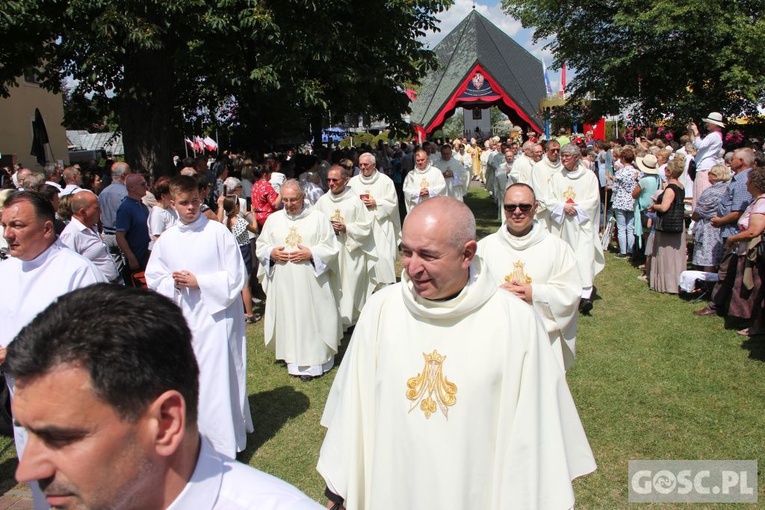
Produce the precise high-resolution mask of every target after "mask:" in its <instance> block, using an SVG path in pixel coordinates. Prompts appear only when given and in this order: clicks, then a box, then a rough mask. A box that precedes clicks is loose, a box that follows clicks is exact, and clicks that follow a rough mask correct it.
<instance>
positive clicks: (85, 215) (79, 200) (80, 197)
mask: <svg viewBox="0 0 765 510" xmlns="http://www.w3.org/2000/svg"><path fill="white" fill-rule="evenodd" d="M71 208H72V220H71V221H70V222H69V223H68V224H67V226H66V228H64V231H63V232H61V235H60V236H59V239H61V242H62V243H64V244H65V245H67V246H68V247H69V248H71V249H73V250H74V251H76V252H77V253H79V254H80V255H82V256H83V257H85V258H86V259H88V260H90V261H91V262H92V263H93V265H94V266H96V267H97V268H98V269H99V270H100V271H101V273H103V275H104V278H106V281H108V282H117V281H121V278H120V275H119V272H118V271H117V266H116V265H115V264H114V260H113V259H112V257H111V256H110V255H109V248H107V247H106V244H105V243H104V241H103V239H101V236H100V235H98V231H97V230H96V229H97V226H98V220H99V218H100V217H101V207H100V206H99V203H98V197H97V196H96V195H95V194H94V193H91V192H90V191H79V192H77V193H75V194H74V195H73V196H72V202H71Z"/></svg>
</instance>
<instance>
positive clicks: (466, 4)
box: [425, 0, 572, 92]
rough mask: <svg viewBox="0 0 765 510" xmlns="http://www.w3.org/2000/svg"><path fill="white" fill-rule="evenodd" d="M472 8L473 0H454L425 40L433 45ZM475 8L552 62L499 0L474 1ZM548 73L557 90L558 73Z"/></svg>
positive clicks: (545, 60)
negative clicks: (435, 28) (489, 0)
mask: <svg viewBox="0 0 765 510" xmlns="http://www.w3.org/2000/svg"><path fill="white" fill-rule="evenodd" d="M472 9H473V0H455V2H454V5H452V6H451V7H450V8H449V10H447V11H446V12H442V13H441V14H440V15H439V16H438V18H439V19H440V20H441V22H440V24H439V27H440V28H441V31H440V32H437V33H432V32H431V33H429V34H428V35H427V36H426V37H425V42H426V43H427V44H428V46H429V47H430V48H433V47H435V45H436V44H438V43H439V42H440V41H441V39H443V38H444V37H445V36H446V35H447V34H448V33H449V32H450V31H451V30H452V29H453V28H454V27H456V26H457V24H459V22H460V21H462V20H463V19H465V16H467V15H468V14H469V13H470V11H471V10H472ZM475 9H476V10H477V11H478V12H479V13H480V14H482V15H483V16H484V17H486V18H487V19H488V20H489V21H491V22H492V23H494V24H495V25H496V26H497V27H498V28H499V29H500V30H502V31H503V32H505V33H506V34H507V35H509V36H510V37H512V38H513V40H515V42H517V43H518V44H520V45H521V46H523V47H524V48H526V49H527V50H528V51H530V52H531V53H532V54H533V55H534V56H535V57H537V58H538V59H540V60H542V59H544V62H545V64H546V65H548V66H549V65H550V64H551V62H552V56H551V54H550V51H549V50H543V49H542V47H543V46H544V42H543V41H540V42H539V43H538V44H536V45H532V44H531V38H532V35H533V30H531V29H524V28H523V27H522V26H521V22H520V21H518V20H516V19H515V18H512V17H511V16H508V15H507V14H505V13H504V12H503V11H502V4H501V3H500V2H483V3H482V2H476V3H475ZM548 73H549V75H550V84H551V85H552V89H553V92H557V91H558V86H559V82H560V74H559V73H558V72H553V71H552V70H549V69H548ZM567 75H568V78H569V80H570V79H571V76H572V73H571V70H569V71H568V73H567Z"/></svg>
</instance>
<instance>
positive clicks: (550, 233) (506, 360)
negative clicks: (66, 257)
mask: <svg viewBox="0 0 765 510" xmlns="http://www.w3.org/2000/svg"><path fill="white" fill-rule="evenodd" d="M492 145H493V148H495V149H499V147H500V146H499V143H498V141H492ZM534 148H535V144H530V145H529V144H528V143H527V144H524V145H523V146H522V147H521V149H522V153H520V154H515V148H513V147H508V148H507V150H506V151H505V152H504V154H503V153H501V152H499V150H494V151H492V153H491V154H490V155H489V158H486V159H487V168H488V169H489V171H488V173H487V174H486V177H485V179H486V185H487V188H489V190H490V192H491V193H492V195H493V196H494V197H495V199H496V200H497V202H498V204H499V205H500V206H501V208H502V210H504V217H505V221H504V222H503V224H502V226H501V227H500V229H499V230H498V231H497V232H496V233H494V234H492V235H490V236H488V237H487V238H485V239H483V240H481V241H480V242H478V243H476V238H475V219H474V217H473V215H472V213H471V212H470V210H469V209H468V208H467V207H466V206H465V205H464V203H462V201H463V197H464V196H465V195H466V193H467V189H468V186H469V185H470V182H471V179H472V178H473V177H474V172H473V171H472V165H473V158H471V157H470V156H469V155H468V157H465V156H464V155H465V154H466V152H465V148H464V147H457V148H455V149H454V153H453V148H452V147H451V146H449V145H444V146H442V147H440V151H439V152H440V157H439V155H437V154H434V153H433V154H428V151H426V150H424V149H417V150H415V151H414V152H413V153H411V154H410V156H411V158H412V159H413V161H412V163H413V165H412V167H413V168H412V170H411V171H409V172H408V174H407V175H406V177H405V179H404V182H403V197H404V203H405V206H406V212H407V215H406V220H405V221H404V223H403V232H402V227H401V225H402V223H401V218H400V213H399V207H398V204H399V198H398V195H397V190H396V187H395V186H394V183H393V180H392V179H391V178H390V177H389V176H388V175H386V174H384V173H382V172H380V171H378V169H377V164H376V158H375V155H373V154H372V153H364V154H362V155H361V156H360V157H359V160H358V174H357V175H355V176H352V171H350V170H349V169H348V168H344V167H343V166H339V165H336V166H329V165H328V167H327V168H325V169H324V171H323V172H321V173H322V175H321V178H322V181H324V182H326V186H327V192H326V193H325V194H323V195H322V196H321V197H320V198H319V199H318V200H316V201H315V203H313V204H312V203H310V202H309V201H308V200H307V199H306V193H305V191H304V185H303V184H301V183H300V182H299V181H297V180H294V179H287V180H285V181H284V182H282V183H281V185H280V189H279V195H280V197H281V206H282V208H281V209H278V210H276V211H275V212H273V213H272V214H270V216H268V219H267V220H266V221H265V223H264V224H263V226H262V229H261V231H260V233H259V235H258V238H257V242H256V249H255V254H256V258H257V261H258V269H257V276H258V280H259V282H260V283H261V285H262V288H263V290H264V292H265V295H266V301H265V317H264V337H265V343H266V345H267V346H268V347H269V348H270V349H272V350H273V351H274V352H275V356H276V358H277V359H278V360H282V361H284V362H285V363H286V366H287V370H288V373H289V374H290V375H293V376H296V377H299V378H300V379H302V380H303V381H310V380H311V379H313V378H315V377H320V376H322V375H323V374H325V373H326V372H328V371H329V370H331V369H332V367H333V365H334V360H335V355H336V354H337V352H338V347H339V344H340V342H341V340H342V338H343V336H344V332H350V331H352V332H353V334H352V338H351V340H350V344H349V347H348V350H347V352H346V354H345V357H344V360H343V363H342V365H341V367H340V369H339V371H338V373H337V375H336V378H335V381H334V384H333V387H332V390H331V392H330V395H329V397H328V401H327V405H326V408H325V411H324V415H323V417H322V425H324V426H326V427H327V428H328V433H327V437H326V439H325V442H324V444H323V446H322V450H321V455H320V460H319V466H318V469H319V471H320V473H321V474H322V476H323V477H324V479H325V480H326V483H327V491H326V494H327V497H328V498H329V499H330V501H331V502H333V504H334V507H335V508H349V509H350V508H367V509H369V508H384V507H403V508H455V509H457V508H467V507H475V508H511V507H512V508H571V507H572V506H573V503H574V494H573V489H572V487H571V480H573V479H574V478H575V477H577V476H581V475H583V474H586V473H589V472H591V471H592V470H594V469H595V463H594V459H593V457H592V453H591V451H590V448H589V444H588V442H587V439H586V436H585V434H584V430H583V428H582V425H581V423H580V421H579V417H578V414H577V411H576V408H575V406H574V403H573V399H572V397H571V394H570V392H569V389H568V386H567V384H566V380H565V372H566V370H568V369H569V368H570V367H571V365H572V364H573V362H574V359H575V352H576V351H575V343H576V329H577V316H578V314H579V313H580V311H581V312H582V313H588V312H589V311H590V310H591V309H592V301H591V299H592V293H593V279H594V277H595V275H596V274H597V273H598V272H599V271H600V270H601V269H602V267H603V264H604V259H603V252H602V250H601V248H600V243H599V241H598V221H599V208H600V201H599V186H598V180H597V177H596V175H595V174H594V173H593V172H591V171H590V170H589V168H587V167H584V166H582V165H580V156H581V153H580V149H579V147H577V146H576V145H574V144H568V145H565V146H564V147H562V148H561V147H560V146H559V144H557V142H555V141H550V142H548V144H547V151H546V154H545V156H544V157H543V158H542V159H540V160H536V159H535V154H534V153H533V152H534ZM475 177H478V175H475ZM399 191H400V190H399ZM255 193H256V191H255V188H253V199H254V198H255ZM170 194H171V195H172V202H171V203H172V206H173V207H174V209H175V211H176V212H177V215H178V223H177V224H176V226H174V227H172V228H171V229H169V230H167V231H166V232H164V233H163V234H162V236H161V237H160V238H158V239H157V241H156V242H155V243H154V246H153V249H152V252H151V256H150V258H149V261H148V264H147V266H146V271H145V277H146V282H147V284H148V287H149V288H150V289H153V290H155V291H157V292H159V293H160V294H163V295H165V296H167V297H168V298H170V299H171V300H172V301H173V302H174V303H175V304H176V305H178V306H179V307H180V308H181V310H182V311H183V315H184V317H185V318H186V320H187V322H188V323H189V327H190V329H191V332H192V335H193V347H194V352H195V354H196V357H197V360H198V363H199V368H200V395H199V418H198V421H199V430H200V433H201V434H202V435H203V436H205V437H206V438H208V440H209V441H210V442H211V444H212V446H213V447H214V448H215V449H216V450H217V451H219V452H221V453H223V454H225V455H227V456H230V457H232V458H233V457H235V456H236V453H237V452H240V451H243V450H244V448H245V443H246V433H247V432H252V431H253V423H252V419H251V414H250V409H249V404H248V399H247V395H248V394H247V388H246V367H247V360H246V344H245V342H246V332H245V323H244V318H243V314H242V310H241V308H242V301H241V295H240V293H241V291H242V289H243V287H244V286H245V285H246V284H247V275H248V269H249V268H247V267H246V266H245V263H244V261H243V258H242V256H241V253H240V250H239V245H238V244H237V240H236V238H235V237H234V236H233V235H231V233H230V232H229V230H228V229H227V228H226V227H225V226H224V225H223V224H221V223H219V222H216V221H211V220H208V218H207V216H205V214H201V213H200V205H201V203H202V197H200V194H199V190H198V181H197V180H196V179H193V178H191V177H187V176H183V175H182V176H178V177H176V178H174V179H173V180H172V181H171V183H170ZM255 204H256V202H255V200H253V209H255V208H256V206H255ZM254 212H257V211H254ZM4 218H5V216H4ZM4 222H5V219H4ZM57 243H58V241H57ZM399 249H400V250H401V256H402V264H403V266H404V271H403V272H402V273H401V275H400V277H401V282H400V283H397V276H398V275H397V274H396V259H397V255H398V253H399ZM0 269H9V266H6V267H5V268H3V267H2V265H0ZM80 284H82V283H80ZM73 285H74V284H73ZM19 320H21V319H19ZM476 332H480V336H481V338H475V336H476ZM222 338H226V339H228V341H227V342H221V341H220V340H221V339H222ZM11 339H12V338H11ZM11 339H9V338H5V339H4V342H3V345H7V344H8V343H9V341H10V340H11ZM391 381H392V382H391ZM402 399H403V400H402ZM404 403H405V404H404ZM402 404H404V405H405V407H404V408H401V405H402ZM395 409H399V411H396V412H393V410H395ZM17 440H18V438H17ZM394 444H395V445H396V447H392V446H393V445H394ZM18 447H19V452H21V451H22V450H23V441H22V443H21V444H19V445H18ZM434 466H436V467H438V469H433V467H434ZM416 487H422V488H424V489H427V488H428V487H431V488H433V487H438V490H437V491H429V490H423V491H419V490H417V489H416ZM550 488H554V490H550Z"/></svg>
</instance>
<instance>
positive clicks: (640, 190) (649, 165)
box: [632, 154, 661, 281]
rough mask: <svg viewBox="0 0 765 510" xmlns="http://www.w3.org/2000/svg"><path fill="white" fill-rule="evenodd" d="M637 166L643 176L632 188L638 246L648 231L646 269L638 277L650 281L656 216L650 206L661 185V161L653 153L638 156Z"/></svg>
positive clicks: (645, 250) (644, 267)
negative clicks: (651, 212)
mask: <svg viewBox="0 0 765 510" xmlns="http://www.w3.org/2000/svg"><path fill="white" fill-rule="evenodd" d="M637 166H638V168H639V169H640V172H641V173H642V176H641V177H640V179H638V183H637V186H635V188H634V189H633V190H632V198H634V199H635V237H637V242H638V247H641V246H642V244H643V237H644V234H645V233H646V232H647V239H646V240H645V249H644V252H645V264H644V266H643V267H642V268H641V269H644V270H645V274H643V275H640V276H639V277H638V279H640V280H644V281H648V277H647V276H646V275H647V274H648V271H649V270H650V267H651V253H652V252H653V238H654V231H653V228H652V227H653V223H652V222H653V220H652V219H651V218H650V216H655V214H650V215H649V213H648V208H649V207H651V206H652V205H653V196H654V195H655V194H656V193H657V192H658V191H659V188H660V187H661V178H660V177H659V162H658V160H657V159H656V156H654V155H653V154H648V155H646V156H644V157H642V158H637ZM644 229H645V230H644Z"/></svg>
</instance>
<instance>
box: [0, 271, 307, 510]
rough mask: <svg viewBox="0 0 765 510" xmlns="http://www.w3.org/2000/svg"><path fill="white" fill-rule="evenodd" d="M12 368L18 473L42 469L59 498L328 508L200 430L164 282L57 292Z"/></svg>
mask: <svg viewBox="0 0 765 510" xmlns="http://www.w3.org/2000/svg"><path fill="white" fill-rule="evenodd" d="M114 310H119V311H120V313H114ZM83 324H88V327H82V325H83ZM5 370H6V371H7V372H8V373H10V374H11V375H12V376H13V377H14V378H15V380H16V398H15V399H14V403H13V414H14V418H15V420H16V421H17V422H18V423H19V424H20V425H22V426H23V427H24V428H25V429H26V430H27V431H28V433H29V440H28V442H27V448H26V451H25V454H24V457H23V458H22V459H21V461H20V463H19V467H18V469H17V471H16V478H17V480H19V481H20V482H31V481H38V482H39V484H40V487H41V489H42V490H43V492H44V494H45V498H46V500H47V503H48V504H49V505H50V506H51V507H53V508H62V509H82V508H86V509H100V508H110V509H118V508H119V509H136V510H138V509H140V510H154V509H177V510H181V509H192V508H193V509H195V510H212V509H225V510H238V509H253V508H273V509H276V508H279V509H316V508H321V507H320V506H319V505H318V504H316V503H314V502H312V501H311V500H309V499H308V498H307V497H306V496H305V495H304V494H302V493H301V492H300V491H298V490H297V489H295V488H294V487H292V486H290V485H289V484H287V483H285V482H283V481H281V480H279V479H277V478H274V477H272V476H269V475H267V474H265V473H262V472H260V471H257V470H255V469H253V468H250V467H248V466H245V465H243V464H240V463H238V462H236V461H235V460H233V459H231V458H228V457H226V456H225V455H222V454H221V453H218V452H216V451H215V450H214V449H213V448H212V447H211V445H210V443H209V442H208V441H207V440H206V439H205V438H204V437H200V434H199V432H198V429H197V424H196V417H197V399H198V396H199V385H198V380H197V378H198V375H199V369H198V367H197V362H196V359H195V355H194V351H193V349H192V347H191V333H190V332H189V329H188V326H186V322H185V320H184V319H183V315H182V314H181V311H180V310H179V309H178V307H176V306H175V305H173V303H171V302H170V301H169V300H168V299H166V298H164V297H162V296H160V295H158V294H156V293H153V292H148V291H144V290H138V289H131V288H125V287H121V286H116V285H107V284H101V285H94V286H91V287H87V288H85V289H80V290H78V291H75V292H72V293H70V294H68V295H66V296H64V297H62V298H60V299H59V300H58V301H57V302H56V303H54V304H52V305H51V306H49V307H48V308H47V309H46V310H45V311H44V312H43V313H42V314H40V315H39V316H37V317H36V318H35V319H34V320H33V321H32V322H31V323H30V324H29V325H28V326H27V327H25V328H24V329H23V330H22V331H21V332H20V333H19V335H18V336H17V337H16V339H15V341H14V342H13V343H12V344H11V345H10V347H9V348H8V355H7V359H6V362H5Z"/></svg>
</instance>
